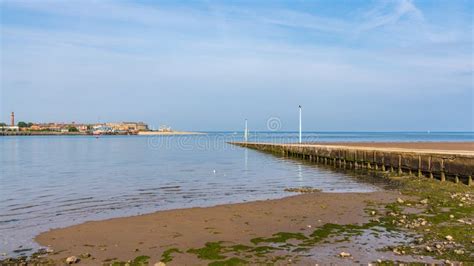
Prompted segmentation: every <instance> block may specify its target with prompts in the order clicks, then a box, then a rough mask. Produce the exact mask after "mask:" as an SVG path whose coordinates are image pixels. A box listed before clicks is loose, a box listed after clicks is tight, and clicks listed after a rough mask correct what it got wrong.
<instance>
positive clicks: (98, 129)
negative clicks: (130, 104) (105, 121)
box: [92, 124, 114, 135]
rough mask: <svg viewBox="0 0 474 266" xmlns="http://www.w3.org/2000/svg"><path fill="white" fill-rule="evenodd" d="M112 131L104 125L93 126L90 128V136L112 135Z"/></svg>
mask: <svg viewBox="0 0 474 266" xmlns="http://www.w3.org/2000/svg"><path fill="white" fill-rule="evenodd" d="M113 133H114V130H113V129H112V128H111V127H109V126H106V125H100V124H99V125H95V126H93V127H92V134H94V135H102V134H113Z"/></svg>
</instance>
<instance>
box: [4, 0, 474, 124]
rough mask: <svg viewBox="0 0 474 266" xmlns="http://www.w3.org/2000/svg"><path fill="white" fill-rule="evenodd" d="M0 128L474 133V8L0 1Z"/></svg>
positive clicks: (459, 4) (444, 4) (405, 3)
mask: <svg viewBox="0 0 474 266" xmlns="http://www.w3.org/2000/svg"><path fill="white" fill-rule="evenodd" d="M0 8H1V25H0V27H1V28H0V30H1V43H0V56H1V58H0V60H1V65H0V67H1V69H0V75H1V89H0V110H1V115H0V121H8V120H9V113H10V112H11V111H15V113H16V116H17V119H18V120H24V121H33V122H38V121H57V122H61V121H65V122H68V121H76V122H98V121H100V122H103V121H123V120H126V121H128V120H139V121H145V122H147V123H149V124H150V125H153V126H155V127H158V126H159V125H160V124H168V125H171V126H172V127H173V128H176V129H183V130H239V129H241V128H242V126H243V120H244V119H245V118H248V119H249V125H250V127H251V128H252V129H257V130H265V129H266V127H267V123H266V121H267V119H268V118H270V117H278V118H279V119H280V120H281V124H282V130H297V121H298V120H297V118H298V105H299V104H301V105H303V112H304V113H303V116H304V129H305V130H325V131H327V130H347V131H349V130H357V131H374V130H375V131H391V130H423V131H424V130H432V131H435V130H466V131H471V130H474V118H473V112H474V109H473V102H474V96H473V84H474V78H473V73H474V72H473V62H474V55H473V54H474V52H473V50H474V48H473V38H474V37H473V36H474V26H473V25H474V22H473V20H474V17H473V16H474V15H473V14H474V1H469V0H466V1H455V0H453V1H434V0H433V1H416V0H414V1H409V0H400V1H350V0H347V1H343V0H338V1H329V0H325V1H317V0H314V1H295V0H289V1H276V0H275V1H128V0H117V1H107V0H100V1H99V0H97V1H89V0H77V1H76V0H72V1H50V0H36V1H23V0H13V1H6V0H0Z"/></svg>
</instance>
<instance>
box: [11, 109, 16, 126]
mask: <svg viewBox="0 0 474 266" xmlns="http://www.w3.org/2000/svg"><path fill="white" fill-rule="evenodd" d="M10 123H11V126H12V127H14V126H15V113H14V112H12V114H11V115H10Z"/></svg>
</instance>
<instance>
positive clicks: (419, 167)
mask: <svg viewBox="0 0 474 266" xmlns="http://www.w3.org/2000/svg"><path fill="white" fill-rule="evenodd" d="M422 176H423V174H422V173H421V156H418V177H422Z"/></svg>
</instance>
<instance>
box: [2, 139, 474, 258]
mask: <svg viewBox="0 0 474 266" xmlns="http://www.w3.org/2000/svg"><path fill="white" fill-rule="evenodd" d="M243 137H244V135H243V132H202V134H199V135H187V136H185V135H181V136H178V135H177V136H99V137H96V136H5V137H0V259H1V258H2V257H6V256H9V257H15V256H20V255H28V254H31V252H33V251H35V250H37V249H38V248H40V246H38V244H36V243H35V242H34V240H33V238H34V237H35V236H36V235H38V234H39V233H41V232H44V231H47V230H50V229H53V228H60V227H65V226H69V225H74V224H79V223H82V222H86V221H92V220H102V219H108V218H113V217H123V216H132V215H139V214H145V213H151V212H155V211H159V210H167V209H176V208H188V207H196V206H200V207H205V206H213V205H218V204H226V203H238V202H246V201H255V200H266V199H276V198H282V197H285V196H289V195H294V193H290V192H285V189H286V188H296V187H304V186H308V187H312V188H317V189H321V190H322V191H324V192H371V191H376V190H378V189H380V186H379V185H377V184H374V183H373V182H367V180H365V179H364V178H360V177H359V176H357V175H354V174H353V173H351V172H350V171H340V170H339V171H336V170H334V169H331V168H328V167H322V166H318V165H315V164H310V163H308V162H305V161H301V160H297V159H290V158H284V157H280V156H275V155H272V154H268V153H263V152H259V151H255V150H250V149H246V148H242V147H238V146H235V145H231V144H229V143H228V142H232V141H242V140H243ZM248 137H249V141H259V142H275V143H293V142H297V141H298V133H297V132H273V131H271V132H250V133H249V136H248ZM339 141H341V142H374V141H375V142H412V141H446V142H449V141H474V133H473V132H303V142H320V143H324V142H339Z"/></svg>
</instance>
